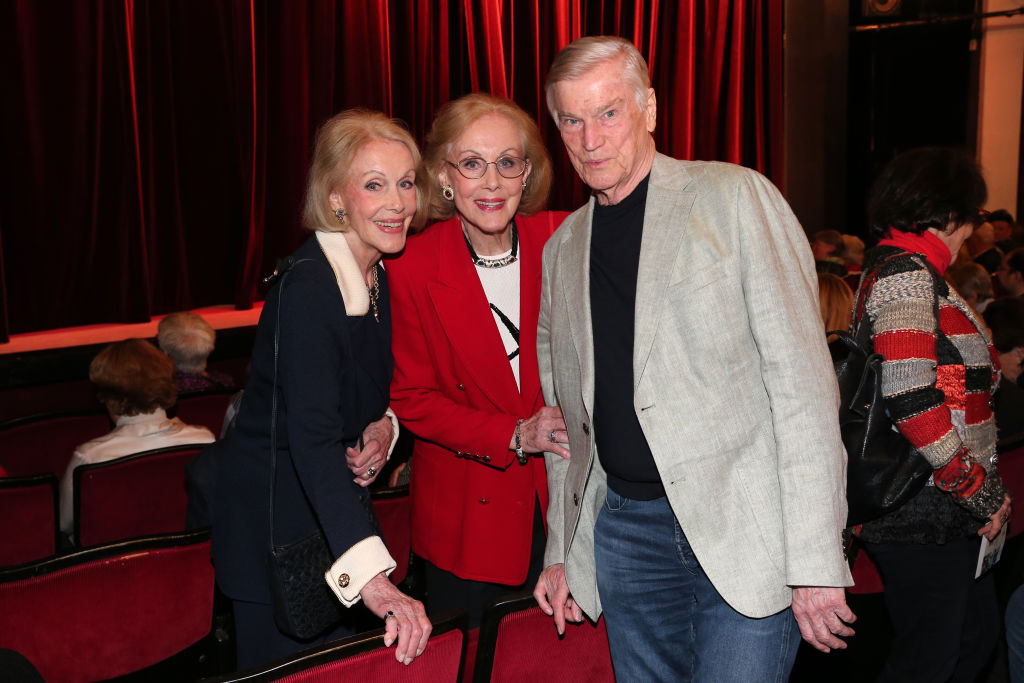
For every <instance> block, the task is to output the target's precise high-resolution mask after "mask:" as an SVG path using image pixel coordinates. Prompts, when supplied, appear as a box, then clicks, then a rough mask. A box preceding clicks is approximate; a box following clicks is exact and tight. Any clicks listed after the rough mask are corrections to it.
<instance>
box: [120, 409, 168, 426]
mask: <svg viewBox="0 0 1024 683" xmlns="http://www.w3.org/2000/svg"><path fill="white" fill-rule="evenodd" d="M166 419H167V411H166V410H164V409H163V408H157V409H156V410H154V411H153V412H151V413H142V414H140V415H121V416H120V417H118V418H117V422H116V425H117V426H118V427H123V426H124V425H130V424H136V423H138V422H155V421H160V422H163V421H165V420H166Z"/></svg>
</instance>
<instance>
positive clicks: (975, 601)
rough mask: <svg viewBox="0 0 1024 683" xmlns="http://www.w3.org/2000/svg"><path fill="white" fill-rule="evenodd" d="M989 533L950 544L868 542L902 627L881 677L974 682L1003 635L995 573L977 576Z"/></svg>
mask: <svg viewBox="0 0 1024 683" xmlns="http://www.w3.org/2000/svg"><path fill="white" fill-rule="evenodd" d="M980 544H981V537H980V536H975V537H974V538H964V539H959V540H956V541H952V542H950V543H946V544H943V545H935V544H931V545H920V544H905V545H904V544H896V543H865V544H864V545H865V547H866V549H867V551H868V555H870V556H871V559H872V560H873V561H874V563H875V565H877V566H878V571H879V573H880V574H881V575H882V581H883V582H884V583H885V606H886V609H887V610H888V612H889V619H890V620H891V621H892V625H893V630H894V632H895V635H894V638H893V641H892V647H891V648H890V652H889V658H888V659H887V660H886V662H885V667H884V668H883V670H882V673H881V675H880V676H879V679H878V680H880V681H894V682H895V681H899V682H900V683H904V682H910V681H922V682H924V681H927V682H929V683H932V682H936V681H973V680H974V679H975V678H976V677H977V675H978V673H979V672H980V671H981V670H982V669H983V668H984V667H985V665H986V663H987V662H988V660H989V657H990V656H991V655H992V652H993V650H994V649H995V646H996V643H997V641H998V639H999V632H1000V628H1001V621H1002V620H1001V618H1000V616H999V607H998V604H997V602H996V593H995V583H994V580H993V578H992V572H991V571H989V572H988V573H986V574H983V575H982V576H981V578H979V579H975V578H974V572H975V568H976V566H977V562H978V550H979V547H980Z"/></svg>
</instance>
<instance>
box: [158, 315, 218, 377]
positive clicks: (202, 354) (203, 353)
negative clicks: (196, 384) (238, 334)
mask: <svg viewBox="0 0 1024 683" xmlns="http://www.w3.org/2000/svg"><path fill="white" fill-rule="evenodd" d="M216 338H217V333H216V332H214V330H213V327H211V326H210V323H208V322H206V321H205V320H203V318H202V316H200V315H198V314H196V313H171V314H170V315H169V316H167V317H166V318H164V319H163V320H161V321H160V325H159V326H158V327H157V335H156V340H157V344H158V345H159V346H160V350H161V351H163V352H164V353H166V354H167V355H168V356H170V357H171V360H172V361H174V369H175V370H179V371H181V372H188V373H198V372H204V371H205V370H206V359H207V358H208V357H209V356H210V353H212V352H213V344H214V342H215V340H216Z"/></svg>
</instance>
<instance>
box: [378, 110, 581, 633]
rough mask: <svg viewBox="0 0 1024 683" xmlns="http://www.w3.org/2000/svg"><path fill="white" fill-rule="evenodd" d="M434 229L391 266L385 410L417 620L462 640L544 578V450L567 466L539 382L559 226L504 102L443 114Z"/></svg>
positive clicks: (533, 141)
mask: <svg viewBox="0 0 1024 683" xmlns="http://www.w3.org/2000/svg"><path fill="white" fill-rule="evenodd" d="M423 168H424V170H423V171H422V172H421V173H420V174H419V178H418V180H420V181H422V182H423V185H424V186H425V191H426V193H427V196H429V197H430V198H431V199H430V205H429V213H430V216H431V217H432V218H441V219H444V220H442V221H441V222H439V223H436V224H434V225H432V226H431V227H429V228H428V229H427V230H426V231H424V232H423V233H421V234H419V235H416V236H414V237H412V238H411V239H410V240H409V241H408V243H407V246H406V249H405V253H404V254H403V255H402V256H401V257H400V258H398V259H397V260H395V261H394V262H391V263H389V264H388V266H387V268H388V280H389V284H390V287H391V307H392V313H393V316H394V329H395V333H394V336H393V340H392V349H393V351H394V357H395V373H394V379H393V381H392V384H391V406H392V409H393V410H394V411H395V412H396V413H397V414H398V417H399V419H400V420H401V421H402V422H403V423H404V424H405V425H406V427H407V428H408V429H409V430H410V431H411V432H412V433H413V434H415V435H416V437H417V440H416V445H415V447H414V450H413V458H412V462H413V465H412V476H411V495H412V508H413V512H412V519H413V521H412V524H413V534H412V546H413V550H414V551H415V552H416V554H417V555H419V556H420V557H422V558H423V559H424V560H425V561H426V581H427V594H428V609H429V610H430V611H431V612H435V613H436V612H440V611H444V610H447V609H451V608H456V607H461V608H464V609H466V611H467V612H468V613H469V617H470V624H471V627H475V626H477V625H479V620H480V617H481V616H482V613H483V608H484V606H485V605H486V604H487V602H489V601H490V600H491V599H493V598H495V597H497V596H499V595H501V594H502V593H503V592H514V591H518V590H523V589H527V588H529V587H530V586H532V585H533V584H534V583H535V582H536V579H537V576H538V575H539V573H540V570H541V569H542V567H541V564H542V558H543V553H544V542H545V535H544V515H545V513H546V510H547V500H548V498H547V479H546V475H545V471H544V459H543V457H542V456H543V452H544V451H545V450H547V451H550V452H553V453H557V454H559V455H561V456H563V457H568V455H569V452H568V450H567V449H566V444H567V443H568V435H567V434H566V432H565V423H564V422H563V421H562V415H561V412H560V410H559V409H558V408H548V407H544V399H543V398H542V396H541V391H540V378H539V375H538V369H537V351H536V334H537V315H538V311H539V308H540V284H541V251H542V249H543V246H544V242H545V241H546V240H547V238H548V237H549V236H550V235H551V233H552V232H553V231H554V230H555V228H557V227H558V225H559V224H560V223H561V222H562V219H563V218H565V216H566V214H565V213H558V214H555V213H551V212H546V211H539V212H538V210H539V209H541V208H542V207H543V206H544V204H545V202H546V201H547V195H548V191H549V189H550V185H551V161H550V159H549V158H548V155H547V151H546V150H545V149H544V144H543V142H541V139H540V134H539V132H538V130H537V126H536V124H535V123H534V122H533V120H532V119H531V118H530V117H529V116H528V115H527V114H526V113H525V112H524V111H523V110H522V109H520V108H519V107H517V106H516V105H515V104H514V103H512V102H510V101H508V100H502V99H498V98H495V97H491V96H490V95H484V94H479V93H478V94H473V95H467V96H466V97H463V98H461V99H459V100H456V101H454V102H451V103H450V104H449V105H447V106H446V107H445V108H444V109H443V110H442V111H441V112H440V113H439V114H438V116H437V118H436V119H435V121H434V124H433V126H432V128H431V131H430V134H429V135H428V137H427V152H426V155H425V156H424V159H423Z"/></svg>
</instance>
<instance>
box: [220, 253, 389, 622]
mask: <svg viewBox="0 0 1024 683" xmlns="http://www.w3.org/2000/svg"><path fill="white" fill-rule="evenodd" d="M293 257H294V259H295V261H296V264H295V265H294V266H293V267H292V269H291V270H290V271H289V272H288V275H287V277H286V278H284V279H283V282H284V285H283V293H282V282H281V281H280V280H279V281H278V282H277V283H276V284H275V285H274V287H273V288H272V289H271V290H270V292H269V294H268V295H267V300H266V303H265V304H264V307H263V313H262V314H261V315H260V321H259V326H258V328H257V331H256V339H255V342H254V345H253V352H252V371H251V374H250V379H249V384H248V385H247V386H246V389H245V394H244V396H243V398H242V405H241V407H240V409H239V413H238V418H237V421H236V423H235V428H234V429H233V430H232V431H231V434H230V435H229V436H228V438H227V448H226V453H225V457H224V459H223V460H222V462H221V467H220V474H219V476H218V483H217V493H216V499H215V502H214V506H215V507H214V509H215V514H214V526H213V550H212V554H213V561H214V566H215V569H216V574H217V581H218V584H219V585H220V587H221V590H222V591H224V593H225V594H226V595H227V596H228V597H230V598H232V599H235V600H247V601H252V602H262V603H269V602H270V601H271V598H270V591H269V578H268V573H267V553H268V550H269V547H270V517H269V509H268V508H269V506H268V501H269V485H270V413H271V391H272V386H273V381H274V348H273V347H274V330H275V322H276V317H277V311H278V298H279V297H281V321H280V325H281V334H280V351H279V358H278V371H277V375H278V378H277V391H278V426H277V442H278V446H277V467H276V471H277V477H276V483H275V492H274V493H275V495H274V543H275V544H277V545H285V544H288V543H290V542H292V541H295V540H298V539H300V538H302V537H304V536H306V535H308V534H309V533H310V532H312V531H314V530H316V529H317V527H319V528H320V529H322V530H323V532H324V535H325V536H326V537H327V542H328V545H329V546H330V549H331V552H332V554H333V555H334V557H336V558H337V557H340V556H341V555H343V554H344V553H345V551H346V550H348V549H349V548H350V547H351V546H352V545H354V544H355V543H357V542H359V541H361V540H363V539H364V538H366V537H367V536H372V535H374V534H377V533H378V531H377V528H376V519H375V518H374V516H373V512H372V507H371V506H370V502H369V493H368V491H367V490H366V489H364V488H362V487H360V486H358V485H357V484H356V483H355V482H354V481H353V474H352V473H351V471H349V469H348V466H347V464H346V461H345V448H346V447H347V446H351V445H354V444H355V443H356V442H357V440H358V439H359V436H360V435H361V434H362V431H363V429H365V428H366V426H367V425H368V424H369V423H370V422H372V421H374V420H377V419H379V418H381V417H382V416H383V415H384V412H385V410H386V409H387V406H388V386H389V384H390V381H391V374H392V369H393V361H392V358H391V312H390V308H389V305H388V291H387V278H386V277H385V276H384V275H383V273H382V272H381V273H379V275H380V276H381V277H380V297H379V303H378V306H379V310H380V314H381V321H380V323H378V322H376V321H375V320H374V317H373V314H372V313H369V314H367V315H364V316H353V317H349V316H347V315H346V314H345V303H344V301H343V299H342V296H341V291H340V290H339V288H338V283H337V280H336V279H335V275H334V271H333V270H332V268H331V266H330V264H329V263H328V261H327V257H326V256H325V255H324V253H323V251H322V250H321V249H320V244H319V242H317V240H316V237H315V236H312V235H311V236H310V237H309V239H307V240H306V242H305V243H304V244H303V245H302V246H301V247H300V248H299V249H298V250H297V251H296V252H295V254H294V255H293ZM325 570H326V567H325Z"/></svg>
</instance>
